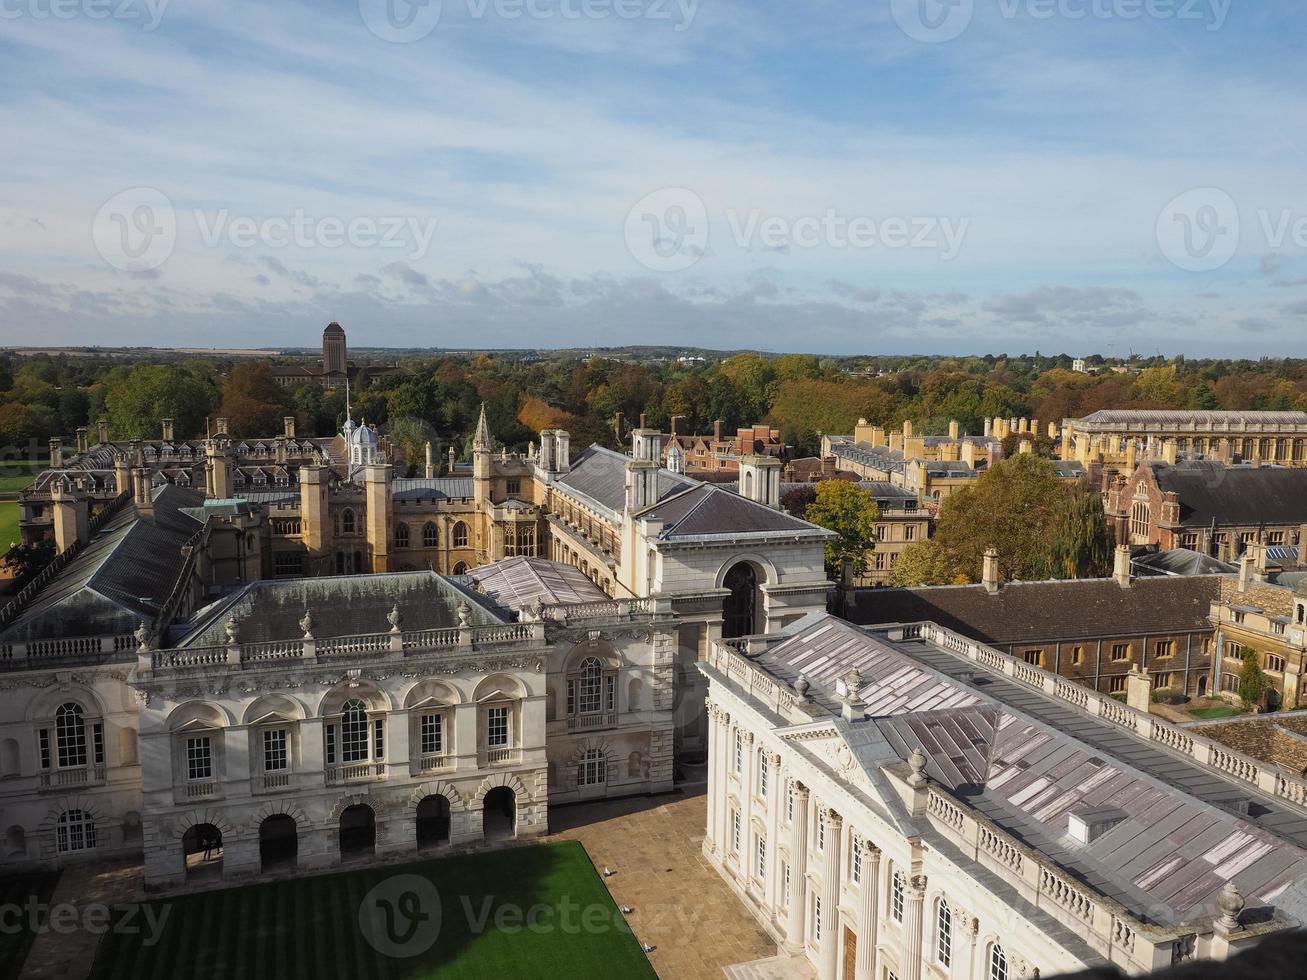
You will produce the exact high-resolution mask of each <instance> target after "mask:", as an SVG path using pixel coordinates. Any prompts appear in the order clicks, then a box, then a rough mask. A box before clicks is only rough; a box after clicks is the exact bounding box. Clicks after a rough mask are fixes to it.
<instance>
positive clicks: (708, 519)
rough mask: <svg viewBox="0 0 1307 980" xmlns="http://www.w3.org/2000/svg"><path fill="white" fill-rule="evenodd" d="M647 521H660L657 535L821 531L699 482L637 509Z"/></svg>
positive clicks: (732, 492) (672, 537)
mask: <svg viewBox="0 0 1307 980" xmlns="http://www.w3.org/2000/svg"><path fill="white" fill-rule="evenodd" d="M640 517H641V518H644V519H647V520H654V521H662V522H663V524H664V527H663V529H662V531H661V532H660V533H659V535H658V537H659V538H661V539H663V540H666V541H673V540H676V539H677V538H686V537H695V536H699V535H704V534H728V535H733V534H742V533H748V532H756V531H797V532H804V531H817V532H819V533H821V534H826V533H828V532H826V531H823V530H822V529H821V528H818V527H817V526H816V525H813V524H809V523H808V522H807V521H802V520H799V518H797V517H791V516H790V515H789V514H787V513H785V511H783V510H773V509H772V508H771V507H767V506H764V505H763V504H760V503H757V502H756V501H753V500H749V499H748V498H747V497H741V496H740V495H739V494H738V493H735V492H734V491H732V490H723V489H722V488H721V487H718V486H713V485H712V484H707V483H704V484H700V485H699V486H696V487H691V488H690V489H688V490H685V491H683V492H681V493H678V494H676V495H674V496H671V497H664V498H663V500H662V501H661V502H659V503H657V504H655V505H654V506H653V507H650V508H648V509H647V510H644V511H641V512H640Z"/></svg>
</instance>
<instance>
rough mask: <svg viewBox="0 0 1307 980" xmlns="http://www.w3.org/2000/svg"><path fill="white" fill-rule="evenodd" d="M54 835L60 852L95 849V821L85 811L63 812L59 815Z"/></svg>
mask: <svg viewBox="0 0 1307 980" xmlns="http://www.w3.org/2000/svg"><path fill="white" fill-rule="evenodd" d="M55 833H56V838H57V841H56V843H57V846H58V848H59V850H60V851H61V852H67V851H85V850H89V849H90V848H92V847H95V819H94V818H93V817H92V816H91V815H90V814H89V813H87V812H86V811H85V810H65V811H64V812H63V813H61V814H59V823H58V824H57V825H56V827H55Z"/></svg>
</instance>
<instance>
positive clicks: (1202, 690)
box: [1198, 674, 1207, 698]
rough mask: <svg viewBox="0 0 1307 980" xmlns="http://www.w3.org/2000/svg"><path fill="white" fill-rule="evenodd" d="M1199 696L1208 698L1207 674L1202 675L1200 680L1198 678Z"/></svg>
mask: <svg viewBox="0 0 1307 980" xmlns="http://www.w3.org/2000/svg"><path fill="white" fill-rule="evenodd" d="M1198 696H1199V697H1200V698H1205V697H1207V675H1206V674H1202V675H1201V676H1199V678H1198Z"/></svg>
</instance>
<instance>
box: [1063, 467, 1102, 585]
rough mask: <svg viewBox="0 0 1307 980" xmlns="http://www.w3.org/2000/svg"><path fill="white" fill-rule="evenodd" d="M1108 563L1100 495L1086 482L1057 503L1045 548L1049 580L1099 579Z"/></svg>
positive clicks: (1082, 482) (1077, 485) (1078, 485)
mask: <svg viewBox="0 0 1307 980" xmlns="http://www.w3.org/2000/svg"><path fill="white" fill-rule="evenodd" d="M1111 564H1112V533H1111V531H1110V530H1109V529H1108V526H1107V515H1106V514H1105V513H1104V512H1103V498H1102V495H1101V494H1099V493H1098V491H1097V490H1095V489H1094V487H1093V485H1092V484H1090V483H1089V482H1088V481H1087V480H1084V481H1081V482H1080V483H1078V484H1076V485H1075V486H1074V487H1072V488H1070V489H1069V490H1068V491H1067V492H1066V494H1065V495H1064V496H1063V497H1062V499H1061V500H1059V501H1058V505H1057V508H1056V510H1055V512H1054V515H1053V534H1052V539H1051V540H1050V542H1049V547H1048V569H1047V574H1048V577H1049V578H1101V577H1103V576H1105V575H1107V573H1108V570H1109V569H1110V568H1111Z"/></svg>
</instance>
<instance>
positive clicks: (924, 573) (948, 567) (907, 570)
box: [890, 540, 971, 588]
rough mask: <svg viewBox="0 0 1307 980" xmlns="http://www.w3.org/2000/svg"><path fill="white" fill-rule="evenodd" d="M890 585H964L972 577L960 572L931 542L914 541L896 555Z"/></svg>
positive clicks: (909, 586)
mask: <svg viewBox="0 0 1307 980" xmlns="http://www.w3.org/2000/svg"><path fill="white" fill-rule="evenodd" d="M890 581H891V583H892V584H893V585H897V586H899V587H901V588H916V587H917V586H921V585H966V584H967V583H968V582H970V581H971V578H970V577H969V576H968V575H966V574H965V573H963V572H961V571H959V570H958V569H957V568H956V567H955V566H954V564H953V562H952V561H951V560H950V559H949V558H948V557H947V556H946V555H945V554H944V549H943V548H941V547H940V546H939V544H938V542H936V541H934V540H926V541H917V542H915V543H913V544H910V545H908V546H907V547H906V548H904V549H903V550H902V551H901V552H899V557H898V561H896V562H895V563H894V572H893V574H892V575H891V577H890Z"/></svg>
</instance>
